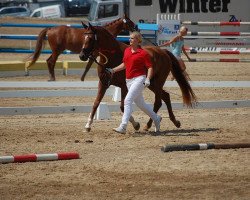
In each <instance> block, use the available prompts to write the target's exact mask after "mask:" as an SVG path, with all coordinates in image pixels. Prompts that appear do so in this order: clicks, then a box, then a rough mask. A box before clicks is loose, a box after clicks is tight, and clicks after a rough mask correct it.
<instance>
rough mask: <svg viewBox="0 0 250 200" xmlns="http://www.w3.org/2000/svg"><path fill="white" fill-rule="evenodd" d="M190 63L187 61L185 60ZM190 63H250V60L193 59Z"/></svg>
mask: <svg viewBox="0 0 250 200" xmlns="http://www.w3.org/2000/svg"><path fill="white" fill-rule="evenodd" d="M183 60H184V61H185V62H188V60H187V59H183ZM190 62H245V63H248V62H250V59H237V58H193V59H191V61H190Z"/></svg>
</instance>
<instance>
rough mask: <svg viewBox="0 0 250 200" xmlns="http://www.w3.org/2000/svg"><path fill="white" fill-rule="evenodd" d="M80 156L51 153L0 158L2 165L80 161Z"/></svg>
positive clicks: (67, 153) (70, 153) (73, 153)
mask: <svg viewBox="0 0 250 200" xmlns="http://www.w3.org/2000/svg"><path fill="white" fill-rule="evenodd" d="M79 158H80V156H79V154H78V153H75V152H65V153H50V154H28V155H16V156H0V163H19V162H37V161H53V160H70V159H79Z"/></svg>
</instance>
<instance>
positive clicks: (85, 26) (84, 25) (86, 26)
mask: <svg viewBox="0 0 250 200" xmlns="http://www.w3.org/2000/svg"><path fill="white" fill-rule="evenodd" d="M81 22H82V26H83V28H86V29H87V28H88V25H86V24H84V22H83V21H81Z"/></svg>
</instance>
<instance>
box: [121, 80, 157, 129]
mask: <svg viewBox="0 0 250 200" xmlns="http://www.w3.org/2000/svg"><path fill="white" fill-rule="evenodd" d="M145 79H146V76H138V77H135V78H132V79H127V80H126V83H127V88H128V93H127V95H126V98H125V100H124V113H123V116H122V123H121V125H120V126H121V127H122V128H124V129H126V128H127V124H128V121H129V118H130V116H131V114H132V112H133V110H132V104H133V102H135V104H136V105H137V106H138V108H140V109H141V110H142V111H143V112H144V113H146V114H147V115H148V116H149V117H150V118H151V119H152V120H154V121H156V120H157V114H156V113H155V112H154V111H153V108H152V107H151V106H150V105H148V104H146V103H145V101H144V98H143V95H142V92H143V89H144V84H143V83H144V82H145Z"/></svg>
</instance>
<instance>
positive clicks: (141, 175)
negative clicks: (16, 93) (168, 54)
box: [0, 54, 250, 200]
mask: <svg viewBox="0 0 250 200" xmlns="http://www.w3.org/2000/svg"><path fill="white" fill-rule="evenodd" d="M22 56H24V55H22V54H21V55H20V54H18V55H15V59H16V60H21V59H22ZM218 56H219V55H217V56H216V57H218ZM237 56H238V55H237ZM44 57H45V56H41V58H40V59H41V60H42V59H44ZM197 57H201V56H198V55H197ZM231 57H234V56H233V55H231ZM242 57H244V58H249V56H247V55H243V56H242ZM61 59H66V58H65V57H64V56H62V57H61ZM72 59H77V57H75V56H73V57H72ZM3 60H13V55H10V54H1V55H0V61H3ZM187 71H188V73H189V74H190V77H191V79H192V80H193V81H198V80H204V81H212V80H217V81H219V80H223V81H237V80H238V81H250V78H249V77H250V68H249V64H247V63H187ZM79 77H80V75H79V76H66V77H65V76H62V75H61V74H57V80H58V81H66V80H69V81H75V80H77V81H78V80H79V79H80V78H79ZM47 79H48V77H47V76H45V75H44V76H30V77H7V78H6V77H5V78H4V77H2V78H0V81H46V80H47ZM87 80H96V78H95V77H91V76H88V77H87ZM0 90H3V88H1V86H0ZM5 90H6V89H5ZM166 90H168V91H169V92H170V94H171V99H172V101H173V102H181V101H182V100H181V97H180V90H179V88H166ZM194 91H195V93H196V95H197V97H198V100H199V101H208V100H209V101H214V100H218V101H220V100H249V99H250V88H194ZM144 93H145V95H144V96H145V99H146V101H147V102H152V101H153V97H152V95H151V93H150V92H149V91H147V90H145V92H144ZM93 100H94V98H93V97H70V98H69V97H51V98H45V97H44V98H1V101H0V107H11V106H43V105H53V106H55V105H73V104H74V105H76V104H79V105H82V104H84V105H85V104H89V105H91V104H92V102H93ZM103 101H105V102H109V103H112V100H111V97H105V98H104V100H103ZM159 113H160V115H161V116H162V117H163V120H162V123H161V131H160V134H158V135H155V134H153V132H152V131H153V128H152V129H151V130H150V131H149V132H144V131H143V130H142V128H141V129H140V131H139V132H136V133H135V132H134V130H133V128H132V126H131V125H129V127H128V132H127V134H125V135H120V134H117V133H114V132H113V131H112V128H113V127H117V126H118V125H119V123H120V120H121V117H122V115H121V113H112V119H111V120H99V121H95V122H94V124H93V126H92V130H91V132H89V133H86V132H84V126H85V123H86V122H87V118H88V114H87V113H80V114H50V115H47V114H44V115H16V116H7V115H6V116H2V115H0V141H1V145H0V156H4V155H23V154H32V153H39V154H41V153H56V152H72V151H74V152H78V153H79V154H80V159H76V160H65V161H47V162H27V163H10V164H0V179H1V181H0V199H1V200H2V199H3V200H8V199H39V200H40V199H41V200H42V199H46V200H48V199H51V200H52V199H53V200H54V199H60V200H61V199H65V200H66V199H72V200H73V199H74V200H82V199H112V200H113V199H118V200H122V199H131V200H142V199H150V200H151V199H152V200H153V199H157V200H158V199H162V200H163V199H164V200H165V199H178V200H179V199H206V200H210V199H211V200H214V199H218V200H220V199H230V200H231V199H234V200H235V199H239V200H248V199H249V197H250V190H249V188H250V150H249V149H247V148H245V149H224V150H222V149H216V150H215V149H212V150H204V151H180V152H170V153H163V152H162V151H161V147H163V146H165V145H167V144H192V143H209V142H211V143H250V128H249V127H250V109H249V108H232V109H181V110H174V114H175V116H176V118H177V119H178V120H180V121H181V123H182V126H181V128H179V129H178V128H176V127H175V126H174V125H173V124H172V122H171V121H170V120H169V118H168V114H167V113H166V110H161V111H160V112H159ZM133 115H134V117H135V119H136V120H137V121H139V122H140V123H141V127H143V126H144V124H145V122H146V121H147V120H148V118H147V116H146V115H145V114H143V113H142V112H139V111H138V112H134V113H133Z"/></svg>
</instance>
